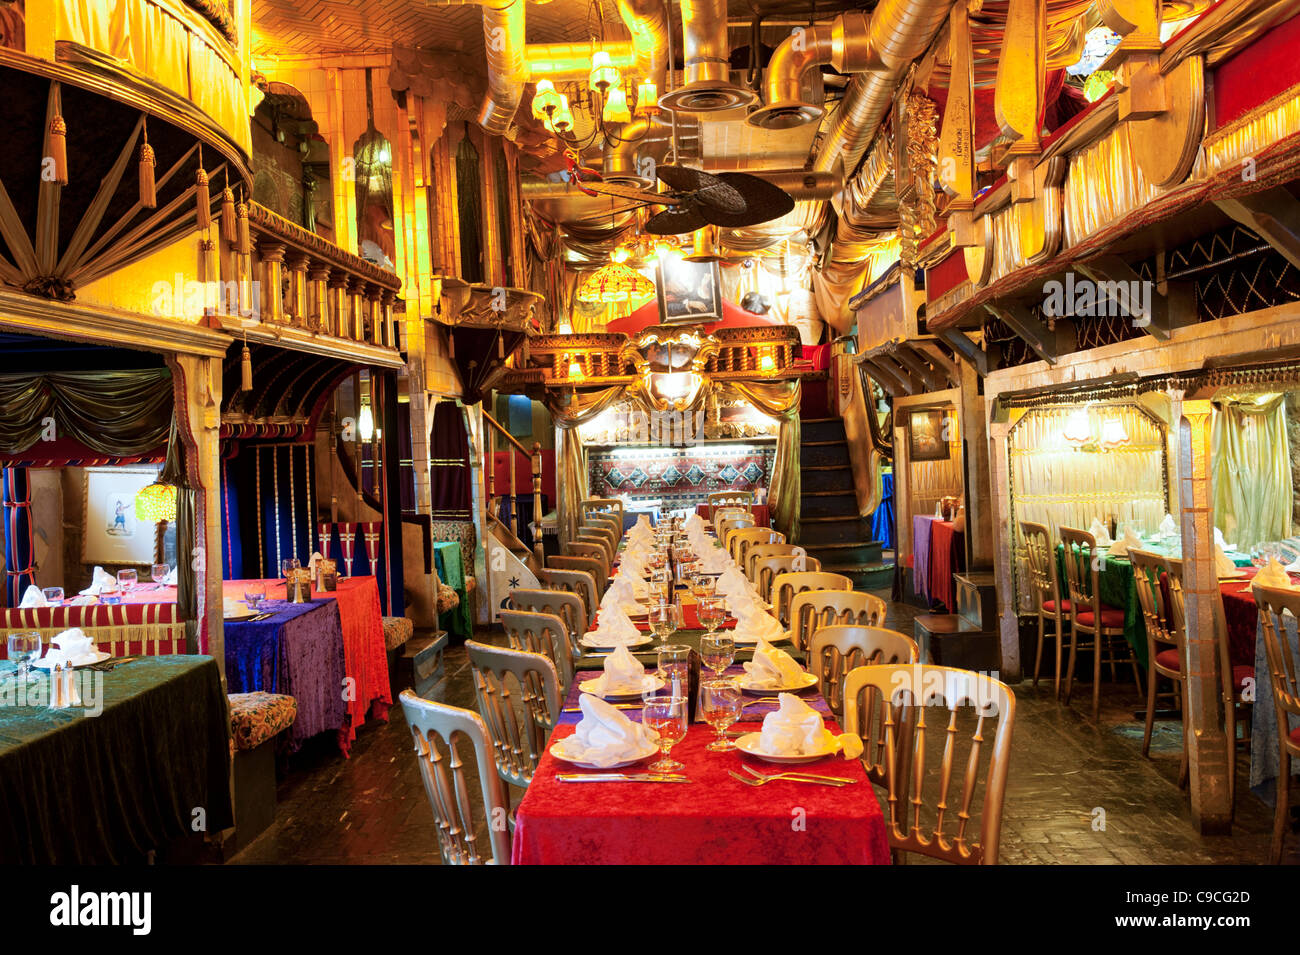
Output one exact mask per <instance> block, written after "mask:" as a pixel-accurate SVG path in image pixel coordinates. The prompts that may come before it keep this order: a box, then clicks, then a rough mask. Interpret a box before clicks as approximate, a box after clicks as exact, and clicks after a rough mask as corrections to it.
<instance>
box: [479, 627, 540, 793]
mask: <svg viewBox="0 0 1300 955" xmlns="http://www.w3.org/2000/svg"><path fill="white" fill-rule="evenodd" d="M465 649H466V650H467V651H469V665H470V669H471V671H472V674H473V678H474V696H475V698H476V699H477V700H478V712H479V715H480V716H482V717H483V722H484V723H486V724H487V729H488V738H489V739H490V740H491V741H492V748H493V750H494V751H495V752H496V764H497V775H499V776H500V777H501V778H502V780H504V781H505V782H507V783H510V784H511V785H513V786H519V787H520V788H524V789H526V788H527V787H528V784H529V783H531V782H532V781H533V774H534V773H535V772H537V764H538V762H539V761H540V760H541V758H542V753H543V752H545V750H546V741H547V739H549V738H550V735H551V730H553V729H554V728H555V723H556V721H557V720H558V719H559V718H560V680H559V677H558V675H557V674H556V672H555V664H553V663H551V661H550V660H549V659H547V657H546V656H544V655H543V654H540V653H528V652H525V651H522V650H511V649H508V648H506V647H493V646H489V645H488V644H486V643H476V642H475V641H473V640H470V641H468V642H467V643H466V644H465ZM508 793H509V790H507V794H508Z"/></svg>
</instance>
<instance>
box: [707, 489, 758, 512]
mask: <svg viewBox="0 0 1300 955" xmlns="http://www.w3.org/2000/svg"><path fill="white" fill-rule="evenodd" d="M753 506H754V492H753V491H714V492H713V493H712V494H710V495H709V513H710V514H712V513H713V509H714V508H715V507H744V508H753Z"/></svg>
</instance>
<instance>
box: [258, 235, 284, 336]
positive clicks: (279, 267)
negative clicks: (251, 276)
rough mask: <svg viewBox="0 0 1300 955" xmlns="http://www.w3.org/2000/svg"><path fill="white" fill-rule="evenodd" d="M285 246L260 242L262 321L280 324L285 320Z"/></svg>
mask: <svg viewBox="0 0 1300 955" xmlns="http://www.w3.org/2000/svg"><path fill="white" fill-rule="evenodd" d="M284 251H285V250H284V246H283V245H281V244H280V243H278V242H259V243H258V244H257V253H258V256H259V258H260V259H261V265H262V270H261V271H262V274H261V276H260V277H259V281H260V282H261V285H262V321H264V322H275V323H276V324H280V323H282V322H283V321H284V297H283V285H282V283H283V281H284Z"/></svg>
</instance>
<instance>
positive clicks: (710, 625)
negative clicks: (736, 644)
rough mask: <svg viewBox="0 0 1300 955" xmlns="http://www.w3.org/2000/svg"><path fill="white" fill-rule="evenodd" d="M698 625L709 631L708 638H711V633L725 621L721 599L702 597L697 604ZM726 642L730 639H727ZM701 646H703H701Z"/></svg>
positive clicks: (724, 602)
mask: <svg viewBox="0 0 1300 955" xmlns="http://www.w3.org/2000/svg"><path fill="white" fill-rule="evenodd" d="M699 608H700V609H699V611H698V613H699V617H700V623H702V624H704V626H705V628H706V629H707V630H708V631H709V636H710V637H712V636H713V631H715V630H717V629H718V627H720V626H722V621H724V620H726V619H727V607H726V601H725V599H724V598H722V597H702V598H700V603H699ZM727 639H728V640H730V639H731V638H730V637H728V638H727ZM701 646H703V644H701Z"/></svg>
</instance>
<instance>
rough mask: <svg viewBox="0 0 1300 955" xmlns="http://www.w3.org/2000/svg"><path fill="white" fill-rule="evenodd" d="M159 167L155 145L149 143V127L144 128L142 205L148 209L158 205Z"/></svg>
mask: <svg viewBox="0 0 1300 955" xmlns="http://www.w3.org/2000/svg"><path fill="white" fill-rule="evenodd" d="M157 168H158V158H157V157H156V156H155V155H154V152H153V147H152V146H150V145H149V127H148V126H146V127H145V128H144V143H143V144H142V145H141V146H140V165H139V171H140V205H142V206H144V207H145V208H146V209H156V208H157V207H158V186H157V183H156V181H155V180H154V171H155V170H156V169H157Z"/></svg>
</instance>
